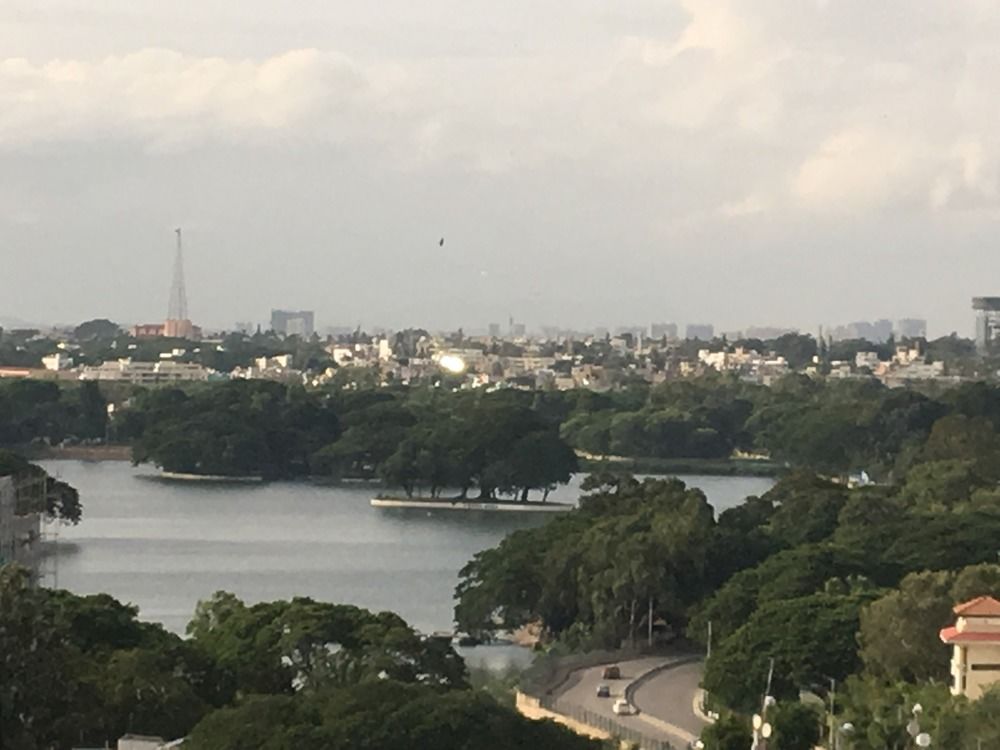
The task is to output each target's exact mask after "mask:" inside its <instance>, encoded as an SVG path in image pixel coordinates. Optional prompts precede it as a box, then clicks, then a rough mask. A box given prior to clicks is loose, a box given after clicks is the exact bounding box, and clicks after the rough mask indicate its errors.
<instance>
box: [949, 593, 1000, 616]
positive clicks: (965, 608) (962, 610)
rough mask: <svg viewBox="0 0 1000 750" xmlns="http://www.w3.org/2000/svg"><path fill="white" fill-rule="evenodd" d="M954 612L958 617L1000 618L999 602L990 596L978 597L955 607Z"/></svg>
mask: <svg viewBox="0 0 1000 750" xmlns="http://www.w3.org/2000/svg"><path fill="white" fill-rule="evenodd" d="M954 612H955V614H956V615H958V616H959V617H1000V601H997V600H996V599H994V598H993V597H992V596H979V597H976V598H975V599H972V600H970V601H967V602H965V603H963V604H959V605H957V606H956V607H955V609H954Z"/></svg>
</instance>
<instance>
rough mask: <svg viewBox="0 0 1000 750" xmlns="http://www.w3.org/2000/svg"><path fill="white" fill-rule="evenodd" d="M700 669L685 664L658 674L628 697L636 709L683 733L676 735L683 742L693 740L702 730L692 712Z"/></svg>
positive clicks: (701, 665) (701, 666) (698, 683)
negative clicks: (630, 697)
mask: <svg viewBox="0 0 1000 750" xmlns="http://www.w3.org/2000/svg"><path fill="white" fill-rule="evenodd" d="M702 669H703V664H702V663H701V662H688V663H687V664H679V665H678V666H676V667H671V668H669V669H665V670H663V671H662V672H658V673H657V674H655V675H653V676H652V677H650V678H649V679H648V680H645V681H644V682H643V683H642V684H641V685H639V687H638V688H636V690H635V693H634V694H633V696H632V700H633V702H634V703H635V705H636V708H638V709H639V710H640V711H642V713H643V714H646V715H647V716H653V717H655V718H656V719H658V720H660V721H663V722H666V723H668V724H670V725H671V726H673V727H676V728H677V729H680V730H682V731H683V732H684V734H681V733H680V732H677V733H676V734H677V735H678V736H680V737H681V738H682V739H684V740H685V741H686V742H691V741H692V740H694V739H697V737H698V736H699V735H700V734H701V730H702V729H704V727H705V722H704V720H703V719H702V718H701V717H700V716H698V714H696V713H695V711H694V702H695V700H696V698H697V696H698V691H699V689H700V688H699V685H700V683H701V675H702ZM682 747H683V745H682Z"/></svg>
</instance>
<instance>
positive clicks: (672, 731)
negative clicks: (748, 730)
mask: <svg viewBox="0 0 1000 750" xmlns="http://www.w3.org/2000/svg"><path fill="white" fill-rule="evenodd" d="M676 660H677V657H663V656H658V657H649V658H645V659H636V660H634V661H623V662H619V663H618V666H619V668H620V669H621V675H622V676H621V679H620V680H606V679H604V678H603V677H602V672H603V671H604V666H599V667H592V668H589V669H582V670H580V671H578V672H575V673H574V674H573V676H572V677H571V678H570V680H569V682H567V684H566V686H565V687H564V688H563V690H562V691H561V692H560V694H559V696H558V698H557V706H558V707H559V708H560V709H562V710H564V711H565V712H567V713H569V712H570V710H571V709H572V708H573V707H578V708H583V709H585V710H587V711H591V712H593V713H596V714H599V715H601V716H604V717H607V718H609V719H612V720H614V721H615V722H617V723H619V724H621V725H622V726H628V727H631V728H632V729H635V730H637V731H640V732H642V733H643V734H644V735H646V736H648V737H650V738H653V739H658V740H666V741H667V742H670V743H671V745H673V746H674V747H675V748H678V750H682V749H683V748H686V747H687V746H688V743H689V742H691V741H692V740H693V739H695V738H696V737H697V736H698V734H699V733H700V732H701V728H702V726H703V725H702V723H701V721H700V720H699V719H698V718H697V716H696V715H695V713H694V710H693V709H692V704H693V702H694V697H695V694H696V693H697V690H698V682H699V681H700V679H701V672H700V669H701V666H700V665H699V664H689V665H680V666H677V667H672V668H670V669H667V670H665V671H663V672H661V673H659V674H657V675H656V676H655V677H653V678H652V679H651V680H650V681H649V682H648V683H644V684H643V685H641V686H640V687H639V689H638V690H637V691H636V693H635V695H634V698H633V700H634V702H635V704H636V706H637V707H638V708H639V714H638V715H636V716H617V715H615V713H614V711H612V710H611V707H612V706H613V705H614V703H615V701H616V700H617V699H618V698H621V697H623V696H624V693H625V687H626V686H627V685H628V684H629V683H630V682H633V681H634V680H636V679H637V678H638V677H640V676H641V675H643V674H644V673H646V672H648V671H649V670H651V669H654V668H656V667H659V666H661V665H664V664H669V663H672V662H674V661H676ZM598 685H607V686H608V687H609V688H611V697H609V698H598V697H597V687H598Z"/></svg>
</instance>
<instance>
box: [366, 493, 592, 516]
mask: <svg viewBox="0 0 1000 750" xmlns="http://www.w3.org/2000/svg"><path fill="white" fill-rule="evenodd" d="M369 503H370V504H371V506H372V507H373V508H406V509H412V510H464V511H487V512H491V513H495V512H503V513H566V512H568V511H571V510H573V509H574V508H576V506H575V505H570V504H569V503H558V502H545V503H543V502H540V501H537V500H535V501H525V502H520V501H517V500H489V499H485V500H463V499H462V498H438V499H431V498H425V499H421V498H406V497H385V496H376V497H373V498H372V499H371V500H370V501H369Z"/></svg>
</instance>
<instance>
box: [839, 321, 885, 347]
mask: <svg viewBox="0 0 1000 750" xmlns="http://www.w3.org/2000/svg"><path fill="white" fill-rule="evenodd" d="M891 336H892V321H891V320H876V321H875V322H874V323H872V322H869V321H867V320H858V321H855V322H854V323H848V324H847V325H846V326H836V327H835V328H832V329H831V330H830V338H832V339H833V340H834V341H845V340H849V339H864V340H865V341H870V342H871V343H873V344H883V343H885V342H886V341H888V340H889V338H890V337H891Z"/></svg>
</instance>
